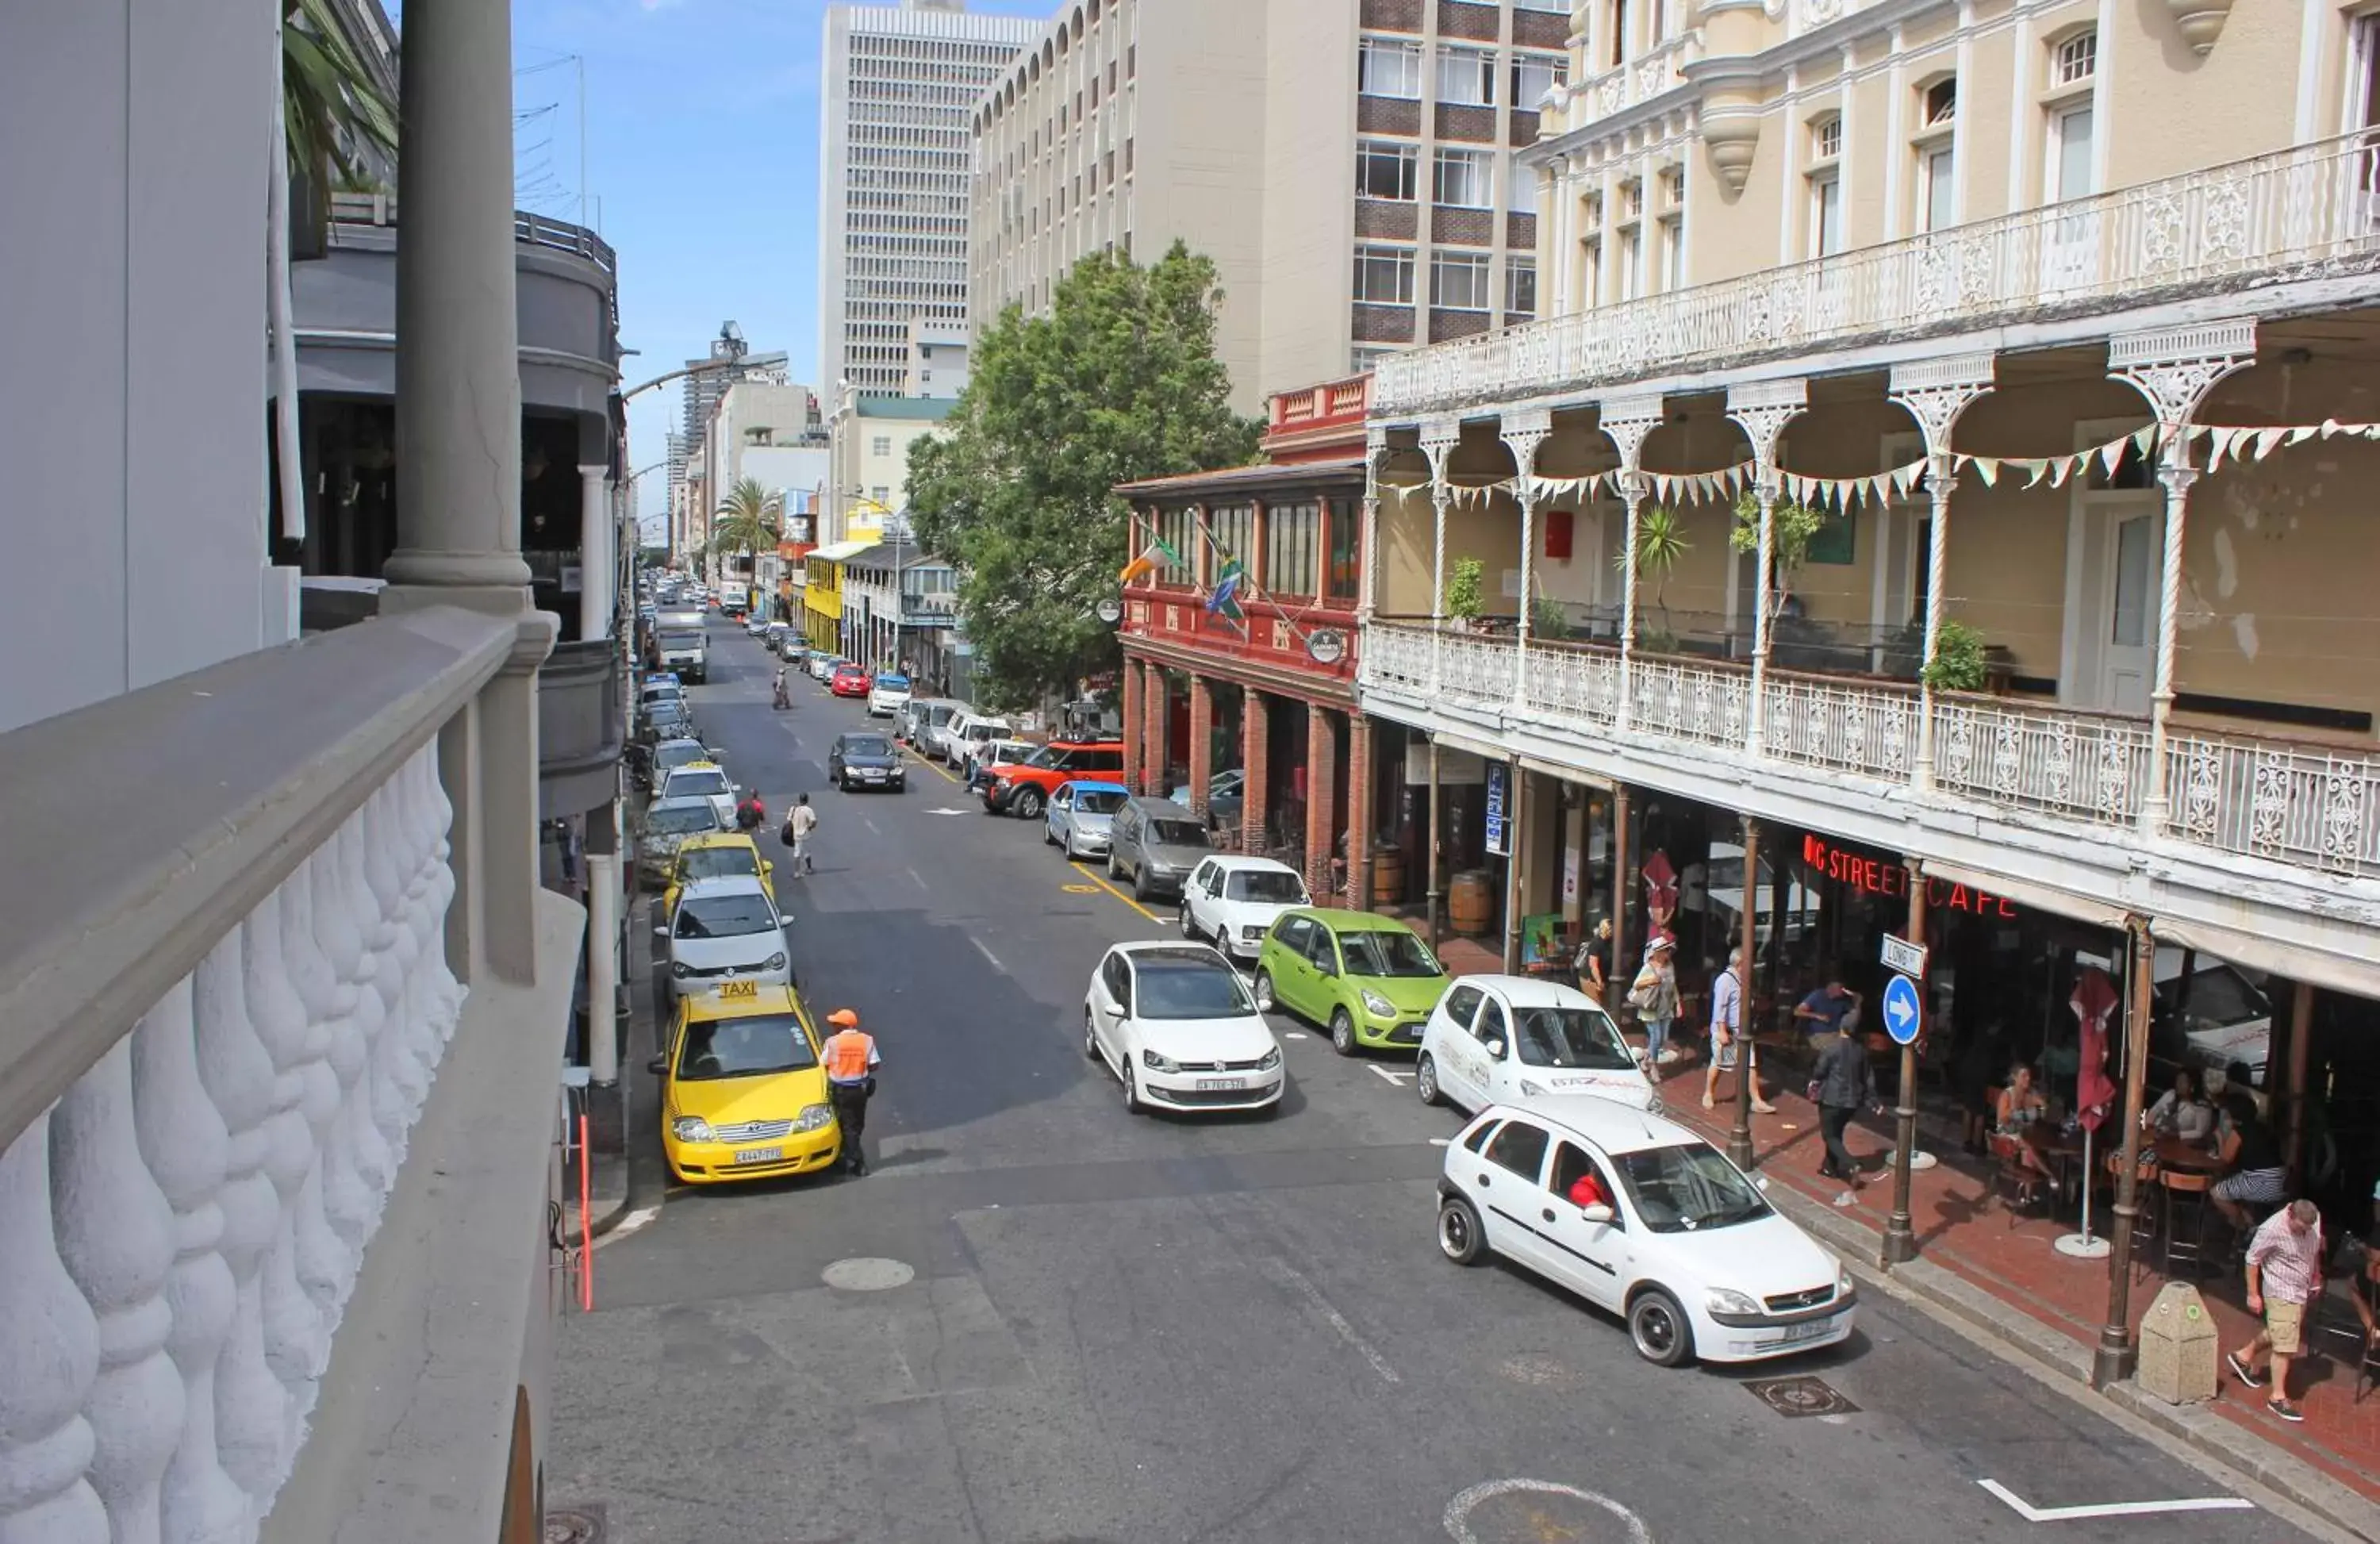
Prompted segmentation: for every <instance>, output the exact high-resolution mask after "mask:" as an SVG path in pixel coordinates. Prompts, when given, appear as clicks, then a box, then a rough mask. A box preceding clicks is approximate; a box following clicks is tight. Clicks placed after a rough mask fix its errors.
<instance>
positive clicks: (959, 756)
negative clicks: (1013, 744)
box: [933, 711, 1014, 767]
mask: <svg viewBox="0 0 2380 1544" xmlns="http://www.w3.org/2000/svg"><path fill="white" fill-rule="evenodd" d="M1013 733H1014V729H1013V728H1012V726H1011V725H1010V723H1009V722H1008V721H1007V720H1006V719H1004V718H995V717H992V716H991V715H990V714H986V713H977V712H974V711H959V712H955V713H953V714H952V715H951V717H950V722H949V723H945V724H943V725H942V728H941V735H940V736H938V737H937V738H936V739H935V741H934V746H933V751H934V754H935V755H937V756H940V757H941V759H942V762H943V764H944V765H945V766H952V767H962V766H965V764H966V759H967V751H968V750H969V748H972V747H975V746H979V745H982V744H983V743H984V742H986V741H988V740H999V739H1005V738H1007V737H1008V736H1010V735H1011V734H1013Z"/></svg>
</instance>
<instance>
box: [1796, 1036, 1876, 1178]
mask: <svg viewBox="0 0 2380 1544" xmlns="http://www.w3.org/2000/svg"><path fill="white" fill-rule="evenodd" d="M1810 1102H1811V1103H1813V1104H1815V1105H1816V1106H1817V1107H1818V1135H1819V1137H1821V1138H1823V1139H1824V1140H1825V1142H1826V1144H1827V1161H1825V1162H1824V1163H1821V1164H1820V1165H1818V1173H1821V1174H1823V1175H1825V1176H1826V1177H1827V1178H1828V1179H1839V1180H1840V1181H1842V1182H1843V1185H1844V1187H1845V1188H1844V1190H1843V1193H1842V1194H1841V1195H1840V1196H1837V1197H1836V1198H1835V1204H1836V1205H1837V1206H1849V1205H1851V1204H1852V1201H1853V1200H1854V1199H1855V1198H1856V1196H1855V1194H1854V1193H1855V1192H1856V1191H1857V1190H1858V1189H1859V1187H1860V1186H1861V1185H1864V1184H1866V1183H1867V1182H1866V1181H1865V1180H1864V1178H1862V1177H1861V1175H1860V1166H1859V1160H1858V1159H1856V1158H1853V1157H1852V1149H1851V1145H1850V1144H1849V1143H1847V1142H1845V1141H1844V1140H1843V1133H1844V1131H1845V1130H1847V1129H1848V1128H1849V1127H1850V1125H1851V1124H1852V1116H1854V1115H1856V1114H1858V1113H1859V1112H1860V1111H1861V1110H1862V1109H1869V1110H1873V1111H1874V1112H1876V1113H1877V1114H1879V1115H1881V1114H1883V1113H1884V1100H1881V1099H1879V1098H1877V1097H1876V1069H1875V1068H1874V1067H1872V1066H1870V1065H1869V1064H1868V1059H1867V1048H1866V1047H1865V1046H1864V1045H1862V1044H1860V1043H1859V1040H1858V1039H1856V1038H1854V1036H1853V1035H1852V1030H1851V1021H1850V1020H1849V1019H1848V1018H1847V1019H1845V1020H1843V1021H1842V1024H1841V1025H1840V1027H1837V1028H1836V1030H1835V1032H1834V1033H1833V1034H1831V1035H1828V1036H1827V1037H1826V1038H1825V1039H1824V1040H1823V1041H1821V1042H1820V1044H1819V1047H1818V1065H1817V1069H1816V1070H1815V1072H1813V1073H1812V1074H1811V1076H1810Z"/></svg>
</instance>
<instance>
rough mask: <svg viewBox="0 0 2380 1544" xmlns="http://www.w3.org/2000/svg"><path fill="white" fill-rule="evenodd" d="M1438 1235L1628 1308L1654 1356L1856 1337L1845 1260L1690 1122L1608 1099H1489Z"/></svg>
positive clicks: (1460, 1144) (1452, 1166)
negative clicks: (1514, 1103) (1541, 1103)
mask: <svg viewBox="0 0 2380 1544" xmlns="http://www.w3.org/2000/svg"><path fill="white" fill-rule="evenodd" d="M1438 1198H1439V1199H1438V1246H1439V1252H1440V1253H1441V1254H1443V1255H1445V1256H1446V1258H1448V1259H1450V1260H1452V1261H1453V1262H1454V1263H1455V1264H1457V1265H1471V1264H1474V1263H1475V1262H1477V1261H1478V1260H1480V1259H1481V1258H1485V1257H1486V1256H1488V1255H1489V1254H1491V1253H1492V1254H1498V1255H1501V1256H1503V1257H1504V1258H1506V1259H1508V1260H1511V1261H1512V1263H1513V1264H1515V1265H1519V1266H1523V1267H1525V1268H1526V1269H1528V1270H1533V1271H1535V1272H1536V1274H1538V1275H1540V1276H1543V1277H1545V1278H1546V1279H1547V1280H1548V1281H1550V1282H1552V1283H1556V1284H1557V1285H1560V1286H1562V1287H1566V1288H1568V1289H1569V1290H1570V1291H1572V1292H1574V1293H1576V1294H1578V1295H1580V1296H1581V1297H1584V1298H1585V1299H1586V1300H1587V1301H1588V1302H1589V1303H1591V1304H1593V1305H1595V1306H1596V1307H1598V1308H1602V1309H1604V1310H1606V1311H1607V1312H1609V1313H1612V1314H1615V1315H1618V1316H1619V1317H1620V1318H1621V1319H1623V1320H1624V1321H1625V1322H1626V1323H1627V1326H1628V1336H1629V1339H1630V1340H1631V1341H1633V1343H1634V1344H1635V1346H1636V1352H1637V1355H1639V1356H1643V1357H1644V1358H1645V1360H1646V1361H1648V1362H1652V1363H1654V1364H1656V1365H1658V1366H1660V1367H1678V1366H1681V1365H1682V1364H1683V1363H1686V1362H1688V1361H1691V1360H1694V1358H1696V1357H1700V1358H1701V1359H1702V1360H1704V1361H1706V1362H1750V1361H1758V1360H1761V1359H1763V1358H1766V1357H1770V1356H1785V1355H1789V1354H1791V1353H1793V1352H1797V1351H1807V1350H1811V1349H1814V1348H1815V1347H1818V1346H1822V1345H1833V1344H1835V1343H1838V1342H1840V1341H1842V1340H1844V1339H1847V1338H1848V1337H1849V1336H1850V1334H1851V1332H1852V1320H1853V1319H1854V1318H1855V1317H1856V1314H1857V1292H1856V1290H1855V1289H1854V1287H1853V1286H1852V1279H1851V1273H1850V1272H1849V1271H1847V1270H1844V1269H1843V1266H1842V1262H1841V1261H1840V1260H1839V1259H1837V1258H1835V1257H1834V1256H1833V1255H1832V1254H1830V1253H1828V1251H1827V1250H1826V1249H1824V1248H1822V1247H1821V1246H1819V1245H1818V1244H1817V1243H1816V1242H1815V1241H1814V1240H1813V1239H1812V1238H1811V1237H1810V1236H1809V1234H1805V1233H1803V1231H1802V1230H1801V1229H1800V1228H1798V1227H1796V1226H1794V1224H1793V1223H1792V1222H1789V1221H1787V1220H1786V1219H1785V1218H1784V1217H1782V1216H1780V1215H1779V1214H1778V1212H1777V1211H1776V1210H1774V1209H1773V1208H1771V1207H1770V1206H1769V1204H1768V1202H1767V1198H1765V1197H1763V1196H1762V1195H1761V1186H1760V1185H1759V1184H1757V1183H1755V1182H1754V1181H1753V1180H1750V1179H1748V1178H1746V1177H1745V1176H1744V1173H1743V1171H1742V1170H1741V1169H1738V1168H1737V1167H1736V1166H1735V1165H1734V1164H1732V1163H1730V1162H1729V1161H1728V1160H1727V1157H1726V1155H1725V1154H1723V1153H1721V1152H1720V1151H1719V1150H1718V1149H1717V1148H1714V1147H1712V1146H1711V1145H1710V1144H1709V1143H1708V1142H1706V1141H1704V1140H1703V1139H1702V1138H1701V1137H1697V1136H1695V1135H1694V1133H1693V1132H1691V1131H1688V1130H1687V1129H1686V1128H1685V1127H1683V1126H1682V1125H1677V1124H1676V1123H1674V1122H1672V1121H1670V1120H1667V1119H1665V1118H1663V1117H1662V1116H1659V1115H1655V1114H1649V1113H1646V1112H1643V1111H1639V1110H1632V1109H1630V1108H1628V1107H1627V1106H1626V1105H1623V1104H1618V1103H1614V1102H1613V1101H1611V1100H1597V1099H1581V1100H1572V1101H1571V1102H1570V1105H1569V1107H1568V1108H1567V1109H1566V1110H1565V1111H1564V1112H1562V1113H1561V1114H1560V1115H1547V1114H1541V1113H1539V1112H1536V1111H1529V1110H1512V1109H1508V1108H1506V1107H1504V1106H1501V1105H1491V1106H1490V1107H1488V1109H1486V1110H1484V1111H1482V1112H1480V1113H1479V1115H1478V1117H1477V1118H1476V1119H1475V1120H1474V1121H1472V1123H1471V1124H1470V1125H1467V1126H1465V1127H1464V1128H1463V1135H1462V1136H1460V1137H1457V1138H1455V1140H1454V1141H1453V1142H1452V1143H1451V1144H1450V1145H1449V1146H1448V1148H1447V1149H1446V1164H1445V1167H1444V1169H1443V1170H1442V1171H1441V1172H1440V1173H1439V1181H1438Z"/></svg>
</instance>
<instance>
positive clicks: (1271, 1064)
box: [1257, 1046, 1281, 1072]
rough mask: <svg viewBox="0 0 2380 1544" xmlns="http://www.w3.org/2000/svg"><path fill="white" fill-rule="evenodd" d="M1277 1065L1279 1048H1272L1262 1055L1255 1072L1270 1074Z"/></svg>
mask: <svg viewBox="0 0 2380 1544" xmlns="http://www.w3.org/2000/svg"><path fill="white" fill-rule="evenodd" d="M1279 1065H1281V1047H1279V1046H1274V1047H1273V1048H1272V1049H1271V1050H1270V1051H1268V1052H1265V1053H1264V1057H1263V1059H1262V1060H1260V1061H1258V1062H1257V1071H1258V1072H1270V1071H1272V1069H1273V1068H1275V1067H1277V1066H1279Z"/></svg>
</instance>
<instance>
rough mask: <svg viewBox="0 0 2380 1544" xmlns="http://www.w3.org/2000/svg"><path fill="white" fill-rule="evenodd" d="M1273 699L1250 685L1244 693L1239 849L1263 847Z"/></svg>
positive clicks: (1270, 772)
mask: <svg viewBox="0 0 2380 1544" xmlns="http://www.w3.org/2000/svg"><path fill="white" fill-rule="evenodd" d="M1271 726H1272V713H1271V711H1270V701H1269V699H1268V698H1267V697H1266V696H1265V694H1264V693H1262V692H1260V691H1258V690H1257V688H1256V687H1248V688H1247V690H1246V691H1245V692H1243V693H1242V694H1241V706H1240V765H1241V767H1242V768H1244V769H1245V771H1246V772H1247V782H1246V784H1245V785H1244V787H1243V788H1242V792H1243V793H1244V794H1245V795H1246V802H1245V804H1243V805H1242V806H1241V807H1240V850H1241V851H1243V852H1251V853H1256V852H1262V851H1264V826H1265V801H1266V800H1267V799H1269V798H1270V797H1271V796H1272V768H1271V766H1270V764H1269V762H1268V760H1267V758H1266V752H1267V751H1268V750H1269V748H1270V747H1271V744H1272V736H1271V733H1270V730H1271Z"/></svg>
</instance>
